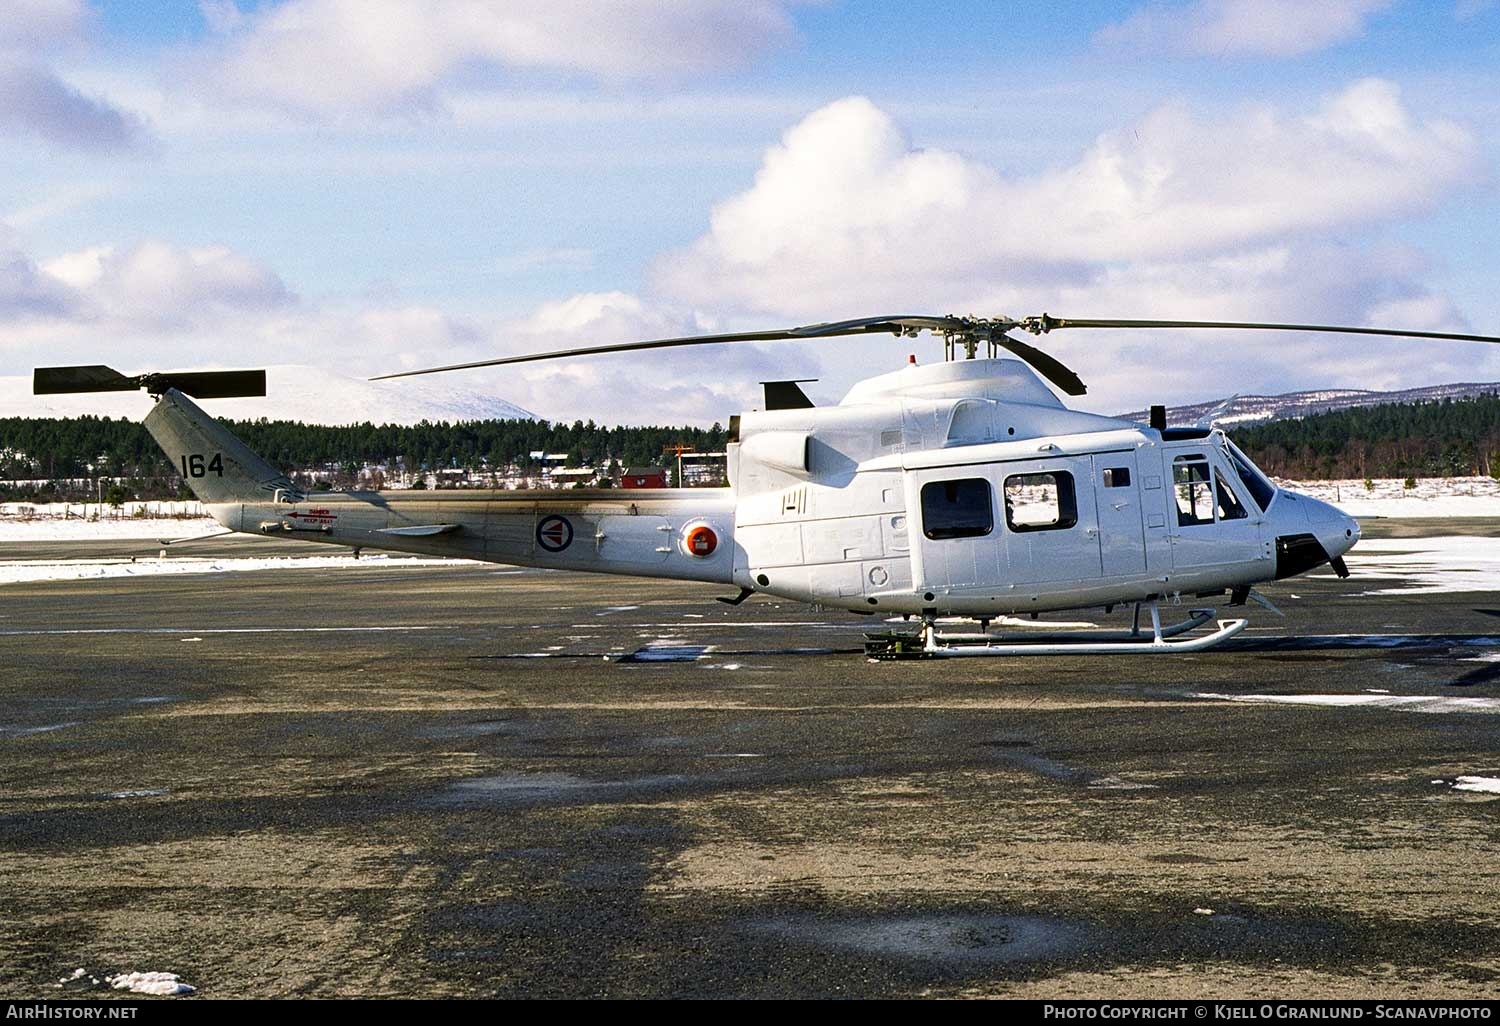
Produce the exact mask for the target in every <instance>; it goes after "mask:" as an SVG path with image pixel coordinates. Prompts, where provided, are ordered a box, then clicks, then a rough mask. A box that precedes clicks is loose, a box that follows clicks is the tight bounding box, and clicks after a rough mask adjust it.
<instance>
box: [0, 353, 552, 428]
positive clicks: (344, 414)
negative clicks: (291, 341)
mask: <svg viewBox="0 0 1500 1026" xmlns="http://www.w3.org/2000/svg"><path fill="white" fill-rule="evenodd" d="M266 392H267V393H268V394H267V395H265V396H264V397H260V398H247V399H213V400H207V401H205V403H204V408H205V409H207V410H208V411H209V412H210V413H212V414H213V415H214V416H216V417H224V418H225V419H228V420H256V419H259V418H261V417H265V418H267V419H269V420H300V421H303V422H304V423H308V424H357V423H360V422H362V421H370V422H372V423H375V424H415V423H417V422H419V421H422V420H430V421H434V422H436V421H441V420H446V421H458V420H514V419H517V418H534V417H535V416H536V415H535V414H533V413H531V412H529V411H527V410H523V409H522V408H521V407H519V406H516V405H515V404H514V403H509V402H506V401H505V400H504V399H501V398H499V397H497V396H492V395H485V394H483V393H481V392H475V391H473V390H472V389H466V388H462V387H459V386H456V385H453V384H452V383H450V382H448V381H441V380H438V379H427V380H421V379H413V378H402V379H400V380H397V381H365V380H364V379H362V378H349V377H344V376H343V375H339V374H334V373H331V372H329V371H326V370H322V369H321V368H318V367H306V366H297V365H290V364H283V365H281V366H275V367H267V368H266ZM150 409H151V400H150V399H149V398H148V397H147V395H146V393H144V392H133V393H132V392H97V393H92V394H87V395H32V394H31V378H30V377H6V378H0V417H79V416H82V415H84V414H89V413H91V414H94V415H96V416H100V417H128V418H130V419H132V420H139V419H140V418H141V417H143V416H145V415H146V412H147V411H148V410H150Z"/></svg>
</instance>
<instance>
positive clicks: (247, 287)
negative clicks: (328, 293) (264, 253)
mask: <svg viewBox="0 0 1500 1026" xmlns="http://www.w3.org/2000/svg"><path fill="white" fill-rule="evenodd" d="M42 271H43V272H44V273H45V275H46V276H47V277H48V278H49V279H50V280H51V281H52V282H54V283H56V284H58V285H60V286H62V287H65V288H67V289H69V290H71V292H72V293H73V294H74V295H75V296H77V297H79V301H78V310H79V312H80V313H81V314H82V315H83V316H86V317H87V318H88V319H90V320H109V321H117V322H124V323H127V324H131V325H135V326H139V327H149V328H170V327H173V326H181V325H184V324H188V323H191V322H194V321H201V320H205V319H212V318H216V317H219V316H222V315H223V314H225V313H226V312H230V311H247V310H249V311H263V310H274V309H278V308H281V307H285V306H287V305H289V304H290V303H292V302H293V301H294V298H293V296H292V295H291V293H290V292H289V291H288V290H287V287H286V285H285V284H283V283H282V281H281V279H280V278H278V277H277V276H276V275H275V274H274V273H272V272H271V271H269V270H268V269H266V268H265V267H263V266H261V265H259V264H257V263H255V262H254V261H252V260H250V259H248V258H247V257H244V256H242V255H240V254H238V253H235V252H234V251H233V250H230V249H228V248H227V247H224V246H203V247H183V246H176V245H172V244H170V243H167V242H162V241H160V240H154V239H148V240H145V241H142V242H139V243H136V244H135V245H133V246H129V247H126V248H124V249H117V248H115V247H112V246H102V247H96V248H92V249H87V250H80V251H78V252H74V253H67V254H64V255H62V256H59V257H57V258H55V259H52V260H49V261H47V262H45V263H44V264H43V265H42Z"/></svg>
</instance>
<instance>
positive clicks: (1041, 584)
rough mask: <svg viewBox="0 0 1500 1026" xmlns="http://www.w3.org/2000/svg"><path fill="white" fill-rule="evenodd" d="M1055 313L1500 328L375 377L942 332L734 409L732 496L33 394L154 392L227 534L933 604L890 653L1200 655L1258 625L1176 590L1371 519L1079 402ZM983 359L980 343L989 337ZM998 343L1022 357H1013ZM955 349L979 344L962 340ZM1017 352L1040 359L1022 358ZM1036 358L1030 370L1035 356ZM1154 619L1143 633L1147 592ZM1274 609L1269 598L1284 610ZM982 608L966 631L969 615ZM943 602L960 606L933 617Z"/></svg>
mask: <svg viewBox="0 0 1500 1026" xmlns="http://www.w3.org/2000/svg"><path fill="white" fill-rule="evenodd" d="M1060 328H1234V329H1256V330H1278V331H1316V332H1341V333H1349V334H1370V335H1394V336H1401V337H1412V338H1430V339H1454V340H1466V341H1480V342H1500V338H1496V337H1491V336H1485V335H1465V334H1454V333H1445V332H1419V331H1399V330H1383V329H1375V328H1354V327H1343V326H1330V325H1291V324H1258V323H1235V322H1210V321H1140V320H1076V319H1066V318H1055V317H1051V316H1049V315H1047V314H1041V315H1040V316H1033V317H1025V318H1020V319H1012V318H1007V317H998V318H973V317H958V316H951V315H950V316H940V317H934V316H897V317H876V318H863V319H859V320H851V321H839V322H832V323H826V324H816V325H810V326H807V327H802V328H792V329H786V330H779V331H769V332H744V333H734V334H724V335H698V336H689V337H685V338H673V339H655V340H651V341H644V342H631V343H624V344H620V345H604V346H593V347H586V348H581V349H572V350H567V351H562V352H552V353H544V354H535V355H527V356H516V357H505V358H501V359H495V360H485V361H478V362H475V363H468V364H458V365H453V366H448V367H435V368H430V369H427V370H420V371H408V372H404V373H401V374H390V375H384V376H383V377H386V378H395V377H406V376H410V375H413V374H430V373H438V372H443V371H452V370H462V369H469V368H475V367H487V366H497V365H503V364H512V363H523V362H529V361H533V360H543V359H557V358H563V357H578V356H585V355H591V354H598V353H611V352H625V351H634V350H645V349H660V348H669V347H676V346H689V345H704V344H711V343H732V342H751V341H787V340H801V339H816V338H826V337H831V336H841V335H859V334H872V333H891V334H894V335H897V336H908V337H914V336H916V335H918V334H919V333H921V332H923V331H930V332H933V333H934V334H937V335H940V336H941V337H942V338H943V341H944V350H945V355H946V357H947V359H946V360H945V362H942V363H937V364H931V365H923V366H918V365H916V363H915V358H914V357H913V358H912V361H913V362H912V363H910V364H909V365H907V366H905V367H902V368H901V369H899V370H897V371H894V372H892V373H888V374H882V375H880V376H878V377H874V378H870V379H868V380H866V381H862V382H860V383H858V384H857V385H855V386H854V387H853V388H852V389H851V390H850V391H849V394H848V395H846V396H845V397H844V399H843V400H842V401H841V402H840V403H839V404H838V405H837V406H833V407H821V408H820V407H815V406H814V405H813V403H812V402H811V401H810V400H809V399H808V398H807V396H806V395H805V394H804V393H803V392H802V390H801V389H800V388H799V387H798V383H797V382H793V381H773V382H766V383H765V404H764V405H765V409H763V410H758V411H754V412H747V413H742V414H740V415H738V416H735V417H731V418H730V442H729V444H728V447H727V460H728V474H729V482H730V486H729V487H728V488H716V489H703V488H694V489H659V490H641V491H634V492H620V491H614V490H605V489H600V490H573V491H563V492H552V491H472V490H461V491H443V492H423V491H380V492H357V491H351V492H333V493H327V492H320V493H318V494H317V495H315V496H311V497H310V496H308V495H306V494H304V493H303V492H302V491H301V490H300V489H299V488H298V487H297V486H296V485H294V484H293V482H292V481H290V480H289V479H288V478H287V477H286V476H285V475H284V474H283V473H281V472H280V471H279V470H277V469H276V468H275V467H273V466H272V465H270V464H269V463H267V462H266V461H265V460H263V459H262V458H261V457H259V456H257V455H256V454H255V453H254V452H252V451H251V450H250V449H249V448H248V447H247V446H246V445H245V444H244V443H243V442H241V441H240V440H239V439H238V438H236V437H235V436H234V435H233V434H232V433H231V432H229V430H228V429H226V428H225V427H224V426H223V425H222V424H220V423H218V422H217V421H215V420H213V419H212V418H211V417H209V416H208V415H207V414H206V413H204V412H203V410H202V409H200V408H199V407H198V406H197V405H196V404H195V403H194V402H193V401H192V400H191V399H189V398H188V396H189V395H192V396H196V397H198V398H200V399H210V398H225V397H229V396H243V395H264V394H265V372H264V371H217V372H188V373H168V374H157V373H152V374H143V375H139V376H127V375H124V374H121V373H119V372H117V371H114V370H112V369H110V368H108V367H102V366H92V367H53V368H38V369H37V370H36V372H35V378H34V390H35V392H36V393H38V394H46V393H59V392H92V391H121V390H134V389H136V388H145V389H146V391H147V392H148V393H150V394H151V395H152V396H153V397H155V400H156V405H155V407H154V408H153V409H152V411H151V412H150V413H149V414H148V415H147V416H146V418H145V426H146V428H147V429H148V430H149V431H150V432H151V434H152V436H153V437H154V438H155V439H156V441H157V442H158V443H159V444H160V445H161V447H162V448H163V450H165V452H166V453H167V455H168V456H169V457H170V458H171V460H172V462H173V465H174V466H176V467H177V468H178V469H179V470H180V471H181V473H182V476H183V479H184V480H185V481H186V482H187V484H188V485H189V487H190V488H191V489H192V490H193V492H194V494H196V495H197V497H198V498H199V499H200V500H202V502H203V504H204V506H205V508H206V509H207V510H208V512H209V513H210V515H212V516H213V518H214V519H215V520H216V521H217V522H218V523H219V524H220V525H221V526H223V527H224V528H226V529H227V530H228V531H238V532H244V533H247V534H256V535H275V536H277V537H284V538H295V539H302V540H307V541H312V542H324V543H331V544H335V545H343V546H348V547H351V548H354V549H356V550H358V549H362V548H367V547H368V548H380V549H387V550H396V551H403V552H413V553H421V554H427V555H437V556H453V557H460V558H466V559H477V560H485V561H489V562H496V563H506V564H514V565H520V566H533V567H545V568H552V569H563V570H585V571H594V572H601V573H614V574H628V575H633V576H640V577H660V578H669V579H675V580H687V581H704V582H711V583H716V584H725V585H732V586H736V587H738V588H739V594H738V595H737V596H736V597H734V598H725V599H721V600H720V601H725V602H729V603H731V604H738V603H740V602H743V601H744V600H745V599H747V598H748V597H750V596H751V595H754V594H766V595H773V596H779V597H782V598H786V599H793V600H796V601H801V602H808V603H817V604H820V605H822V606H825V607H834V608H843V609H846V610H849V611H851V612H855V613H863V614H880V615H884V616H887V617H889V616H892V615H901V616H903V617H905V618H907V619H911V618H917V624H916V627H915V630H897V631H887V632H878V633H871V634H869V635H867V645H866V650H867V652H868V653H869V654H870V655H872V656H874V657H877V658H898V657H912V656H915V657H927V658H954V657H970V656H1009V655H1020V654H1032V655H1035V654H1060V653H1115V652H1131V653H1164V652H1190V651H1199V650H1202V649H1205V648H1209V647H1211V646H1213V645H1216V644H1218V643H1220V642H1222V641H1224V640H1226V639H1227V638H1230V637H1232V636H1234V635H1235V634H1237V633H1239V632H1240V631H1242V630H1243V629H1244V628H1245V626H1246V625H1247V623H1248V621H1247V620H1245V619H1243V618H1239V619H1229V620H1218V621H1217V623H1216V624H1214V625H1209V630H1208V632H1207V633H1194V632H1196V631H1198V630H1199V628H1203V627H1204V626H1205V625H1208V622H1209V620H1211V619H1213V617H1214V612H1215V611H1214V610H1213V609H1192V610H1191V611H1190V612H1189V614H1188V616H1187V617H1186V618H1185V619H1183V620H1181V621H1180V622H1177V623H1173V624H1170V625H1164V624H1163V623H1162V617H1161V605H1162V604H1163V603H1167V604H1170V605H1174V606H1176V605H1181V604H1182V602H1183V599H1184V598H1188V599H1202V598H1207V597H1211V596H1220V595H1225V594H1227V595H1229V597H1230V602H1229V604H1230V605H1232V606H1242V605H1244V603H1245V601H1246V599H1247V598H1256V599H1257V600H1258V601H1261V602H1262V603H1263V604H1265V605H1267V606H1269V603H1268V602H1265V601H1264V600H1263V599H1259V597H1258V596H1256V595H1255V594H1254V593H1253V592H1252V591H1251V588H1252V586H1254V585H1256V584H1258V583H1261V582H1265V581H1271V580H1279V579H1281V578H1285V577H1289V576H1292V575H1294V574H1300V573H1304V572H1306V571H1308V570H1311V569H1314V568H1316V567H1319V566H1322V565H1323V564H1325V563H1326V564H1331V565H1332V567H1333V569H1334V570H1335V572H1337V573H1338V574H1339V576H1341V577H1343V576H1347V575H1348V570H1347V569H1346V568H1345V566H1344V561H1343V556H1344V553H1346V552H1348V551H1349V549H1350V548H1352V547H1353V546H1354V544H1355V543H1356V542H1357V541H1358V540H1359V536H1360V529H1359V524H1358V523H1356V522H1355V520H1354V519H1353V518H1351V517H1349V516H1347V515H1346V514H1344V513H1343V512H1341V511H1340V510H1338V509H1336V508H1335V507H1333V506H1331V505H1329V504H1327V503H1324V502H1320V501H1318V500H1316V499H1313V498H1310V497H1308V496H1305V495H1299V494H1297V493H1295V492H1292V491H1289V490H1287V489H1284V488H1278V487H1277V486H1276V485H1275V484H1273V483H1272V482H1271V481H1270V480H1269V479H1268V478H1267V477H1266V476H1265V475H1264V474H1263V473H1261V471H1260V470H1259V469H1257V468H1256V466H1255V464H1254V463H1253V462H1252V461H1251V460H1250V459H1249V457H1247V456H1246V455H1245V454H1244V453H1243V452H1241V451H1240V450H1239V449H1238V448H1236V447H1235V445H1234V443H1233V442H1231V441H1230V440H1229V438H1228V437H1227V436H1226V435H1225V434H1224V432H1223V431H1221V430H1219V429H1217V428H1213V427H1211V426H1208V427H1193V428H1180V427H1179V428H1171V427H1168V426H1167V425H1166V416H1165V411H1164V409H1163V408H1162V407H1153V408H1152V412H1151V422H1150V423H1149V424H1138V423H1135V422H1133V421H1128V420H1122V419H1118V418H1113V417H1104V416H1098V415H1095V414H1091V413H1083V412H1079V411H1076V410H1070V409H1068V408H1067V407H1065V406H1064V405H1063V404H1062V402H1061V401H1059V399H1058V398H1057V397H1056V395H1054V394H1053V392H1052V391H1051V390H1050V389H1048V388H1047V386H1046V385H1044V384H1043V383H1042V381H1041V380H1040V378H1039V377H1038V374H1040V375H1041V377H1043V378H1046V379H1047V380H1048V381H1050V382H1051V383H1052V384H1053V385H1055V386H1057V387H1058V388H1059V389H1060V390H1061V391H1062V392H1064V393H1066V394H1068V395H1081V394H1083V393H1084V391H1085V387H1084V385H1083V382H1082V381H1081V380H1079V378H1078V376H1077V375H1076V374H1075V373H1073V372H1072V371H1071V370H1069V369H1068V368H1067V367H1065V366H1063V365H1062V364H1061V363H1059V362H1058V361H1057V360H1056V359H1054V358H1053V357H1051V356H1048V355H1047V354H1045V353H1043V352H1041V351H1039V350H1037V349H1036V348H1034V347H1032V346H1030V345H1028V344H1026V343H1025V342H1022V341H1020V340H1019V339H1016V338H1013V337H1011V336H1010V335H1009V334H1008V332H1010V331H1013V330H1017V329H1019V330H1024V331H1028V332H1031V333H1032V334H1034V335H1042V334H1046V333H1047V332H1050V331H1053V330H1057V329H1060ZM981 345H982V346H984V347H985V348H986V358H984V359H980V358H978V350H979V347H980V346H981ZM1000 349H1005V350H1007V351H1008V352H1010V353H1011V354H1012V355H1013V356H1015V357H1019V359H1001V358H998V353H999V350H1000ZM960 350H962V352H963V355H964V357H965V358H964V359H955V357H956V356H957V355H958V353H959V351H960ZM1023 361H1024V362H1023ZM1028 365H1029V366H1028ZM1116 606H1131V607H1133V610H1134V619H1133V623H1132V626H1131V627H1130V628H1129V629H1127V630H1122V631H1115V632H1104V631H1089V632H1064V633H1048V634H1037V633H1032V632H1029V631H1025V632H1016V631H1012V632H1010V633H1008V634H1005V633H995V632H992V631H991V630H990V627H991V625H992V623H993V622H994V621H995V620H997V619H1000V618H1003V617H1007V616H1009V615H1013V614H1037V613H1042V612H1052V611H1060V610H1073V609H1092V608H1099V607H1102V608H1104V609H1105V610H1106V611H1112V610H1113V609H1114V608H1115V607H1116ZM1143 608H1144V609H1146V610H1148V611H1149V615H1150V628H1149V630H1148V629H1145V628H1144V627H1143V625H1142V622H1141V610H1142V609H1143ZM1272 608H1274V607H1272ZM955 617H958V618H966V619H968V620H972V621H975V622H976V625H975V626H974V627H970V628H968V629H965V630H953V629H951V628H950V621H951V619H952V618H955ZM940 618H942V619H943V622H942V623H940V622H939V620H940Z"/></svg>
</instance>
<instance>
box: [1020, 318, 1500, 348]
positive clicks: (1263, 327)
mask: <svg viewBox="0 0 1500 1026" xmlns="http://www.w3.org/2000/svg"><path fill="white" fill-rule="evenodd" d="M1016 326H1017V327H1019V328H1023V329H1024V330H1026V331H1029V332H1031V333H1032V334H1033V335H1045V334H1047V333H1048V332H1049V331H1055V330H1057V329H1058V328H1228V329H1233V330H1240V329H1244V330H1247V331H1322V332H1333V333H1337V334H1341V335H1390V336H1393V337H1396V338H1434V339H1446V340H1450V341H1456V342H1500V336H1496V335H1467V334H1463V333H1461V332H1453V331H1407V330H1404V329H1400V328H1357V327H1350V326H1348V325H1342V324H1263V323H1260V322H1256V321H1122V320H1086V319H1078V318H1073V317H1052V316H1049V315H1047V314H1042V315H1041V316H1039V317H1023V318H1022V319H1021V320H1020V321H1018V322H1017V324H1016Z"/></svg>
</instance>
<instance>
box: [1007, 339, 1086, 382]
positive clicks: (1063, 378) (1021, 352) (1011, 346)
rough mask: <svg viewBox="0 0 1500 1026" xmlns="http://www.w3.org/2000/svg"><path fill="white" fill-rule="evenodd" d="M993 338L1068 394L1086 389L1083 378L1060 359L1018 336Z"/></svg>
mask: <svg viewBox="0 0 1500 1026" xmlns="http://www.w3.org/2000/svg"><path fill="white" fill-rule="evenodd" d="M994 339H995V343H996V344H997V345H1000V346H1004V347H1005V348H1006V349H1008V350H1010V351H1011V352H1012V353H1015V354H1016V355H1017V356H1019V357H1020V358H1021V359H1023V360H1025V361H1026V362H1027V363H1029V364H1031V366H1032V367H1034V368H1036V372H1037V373H1038V374H1040V375H1041V376H1042V377H1044V378H1046V379H1047V380H1048V381H1050V382H1052V383H1053V384H1054V385H1056V386H1057V387H1058V388H1060V389H1062V390H1063V391H1064V392H1065V393H1067V394H1068V395H1083V394H1084V393H1085V392H1087V391H1088V386H1087V385H1085V384H1084V383H1083V379H1082V378H1080V377H1079V376H1078V375H1077V374H1075V373H1073V371H1072V370H1070V369H1069V368H1068V367H1066V366H1064V365H1063V363H1062V361H1060V360H1058V359H1056V358H1054V357H1051V356H1048V355H1047V354H1046V353H1044V352H1042V351H1041V350H1040V349H1037V348H1035V347H1033V346H1029V345H1027V344H1026V343H1025V342H1022V341H1021V340H1020V339H1018V338H1011V337H1010V336H1009V335H996V336H994Z"/></svg>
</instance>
